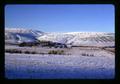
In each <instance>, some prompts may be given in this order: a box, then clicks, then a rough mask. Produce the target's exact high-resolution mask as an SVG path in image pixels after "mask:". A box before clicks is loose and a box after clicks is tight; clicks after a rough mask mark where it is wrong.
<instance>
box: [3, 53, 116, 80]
mask: <svg viewBox="0 0 120 84" xmlns="http://www.w3.org/2000/svg"><path fill="white" fill-rule="evenodd" d="M94 53H95V52H94ZM96 53H98V52H96ZM99 54H101V55H104V56H97V55H98V54H95V55H96V56H94V57H88V56H81V55H40V54H35V55H32V54H9V53H5V77H6V78H9V79H22V78H23V79H24V78H31V79H113V78H114V75H115V56H114V55H111V54H108V53H103V52H101V53H99Z"/></svg>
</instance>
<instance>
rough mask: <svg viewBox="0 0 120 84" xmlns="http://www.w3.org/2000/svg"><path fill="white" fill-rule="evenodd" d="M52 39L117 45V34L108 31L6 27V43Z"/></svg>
mask: <svg viewBox="0 0 120 84" xmlns="http://www.w3.org/2000/svg"><path fill="white" fill-rule="evenodd" d="M36 41H52V42H58V43H64V44H71V45H73V46H84V45H85V46H115V34H114V33H108V32H66V33H55V32H54V33H53V32H51V33H47V32H42V31H38V30H32V29H23V28H5V43H21V42H36Z"/></svg>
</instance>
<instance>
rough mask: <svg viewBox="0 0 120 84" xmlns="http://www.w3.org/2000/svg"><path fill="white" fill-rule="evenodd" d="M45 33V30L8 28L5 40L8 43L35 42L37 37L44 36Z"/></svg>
mask: <svg viewBox="0 0 120 84" xmlns="http://www.w3.org/2000/svg"><path fill="white" fill-rule="evenodd" d="M43 34H44V32H41V31H36V30H31V29H19V28H11V29H8V28H6V29H5V42H6V43H9V42H10V43H19V42H34V41H37V38H38V37H39V36H42V35H43Z"/></svg>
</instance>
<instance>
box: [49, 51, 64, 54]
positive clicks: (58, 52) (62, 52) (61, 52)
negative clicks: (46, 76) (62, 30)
mask: <svg viewBox="0 0 120 84" xmlns="http://www.w3.org/2000/svg"><path fill="white" fill-rule="evenodd" d="M48 54H59V55H61V54H64V51H63V50H50V51H49V52H48Z"/></svg>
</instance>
